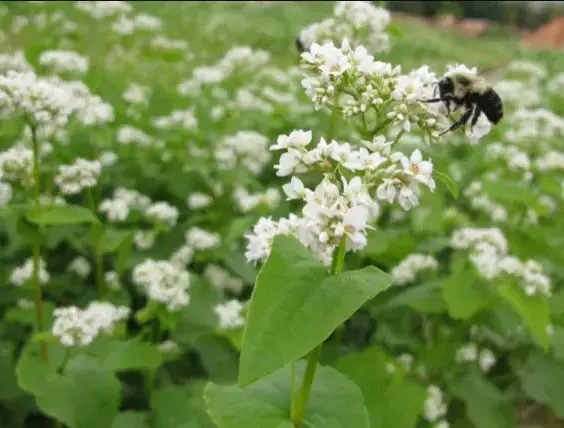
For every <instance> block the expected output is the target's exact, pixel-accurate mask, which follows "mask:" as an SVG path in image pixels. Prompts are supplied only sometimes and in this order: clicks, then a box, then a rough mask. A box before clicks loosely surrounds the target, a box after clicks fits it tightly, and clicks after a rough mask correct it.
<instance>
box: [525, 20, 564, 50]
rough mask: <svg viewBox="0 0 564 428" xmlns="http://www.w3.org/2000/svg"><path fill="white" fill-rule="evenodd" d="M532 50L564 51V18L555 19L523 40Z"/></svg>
mask: <svg viewBox="0 0 564 428" xmlns="http://www.w3.org/2000/svg"><path fill="white" fill-rule="evenodd" d="M523 43H524V44H525V45H526V46H528V47H532V48H549V49H557V50H560V49H564V16H562V17H559V18H556V19H553V20H552V21H551V22H549V23H548V24H546V25H543V26H542V27H540V28H539V29H538V30H537V31H535V32H534V33H532V34H530V35H528V36H527V37H525V38H524V39H523Z"/></svg>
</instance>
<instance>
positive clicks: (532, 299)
mask: <svg viewBox="0 0 564 428" xmlns="http://www.w3.org/2000/svg"><path fill="white" fill-rule="evenodd" d="M498 291H499V293H500V294H501V295H502V296H503V297H504V298H505V299H506V300H507V301H508V302H509V303H510V304H511V306H512V307H513V309H514V310H515V311H516V312H517V313H518V314H519V316H520V317H521V319H522V320H523V323H524V324H525V326H526V327H527V328H528V329H529V331H530V332H531V333H532V335H533V336H534V337H535V338H536V339H537V340H538V341H539V343H540V345H541V346H542V347H543V348H544V349H545V350H548V345H549V338H548V332H547V331H546V329H547V327H548V325H549V324H550V309H549V307H548V301H547V299H546V297H543V296H526V295H525V294H524V292H523V291H521V290H520V289H519V288H518V286H517V285H516V284H514V283H512V282H506V283H504V284H502V285H501V286H499V288H498Z"/></svg>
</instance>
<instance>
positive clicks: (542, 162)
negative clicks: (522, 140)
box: [535, 150, 564, 172]
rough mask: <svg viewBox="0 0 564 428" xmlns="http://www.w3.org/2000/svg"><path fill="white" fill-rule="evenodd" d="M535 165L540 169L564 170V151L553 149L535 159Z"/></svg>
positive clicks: (543, 170) (544, 170)
mask: <svg viewBox="0 0 564 428" xmlns="http://www.w3.org/2000/svg"><path fill="white" fill-rule="evenodd" d="M535 166H536V167H537V168H538V169H539V171H542V172H547V171H563V170H564V152H557V151H556V150H551V151H549V152H548V153H545V154H544V155H542V156H539V157H538V158H537V159H535Z"/></svg>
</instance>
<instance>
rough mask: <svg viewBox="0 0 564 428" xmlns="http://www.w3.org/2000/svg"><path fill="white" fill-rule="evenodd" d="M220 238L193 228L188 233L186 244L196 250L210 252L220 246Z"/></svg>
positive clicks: (215, 234)
mask: <svg viewBox="0 0 564 428" xmlns="http://www.w3.org/2000/svg"><path fill="white" fill-rule="evenodd" d="M219 242H220V236H219V234H217V233H211V232H207V231H205V230H203V229H200V228H199V227H192V228H190V229H188V231H187V232H186V243H187V244H188V246H190V247H192V248H195V249H196V250H209V249H212V248H215V247H217V246H218V245H219Z"/></svg>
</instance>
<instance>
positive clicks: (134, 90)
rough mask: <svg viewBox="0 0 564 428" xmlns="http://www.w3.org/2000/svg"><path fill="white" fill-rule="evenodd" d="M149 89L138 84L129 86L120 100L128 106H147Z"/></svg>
mask: <svg viewBox="0 0 564 428" xmlns="http://www.w3.org/2000/svg"><path fill="white" fill-rule="evenodd" d="M150 94H151V88H150V87H149V86H145V85H140V84H138V83H132V84H130V85H129V86H128V87H127V89H126V90H125V92H124V93H123V95H122V98H123V99H124V100H125V101H127V102H128V103H130V104H140V105H144V106H146V105H148V104H149V96H150Z"/></svg>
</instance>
